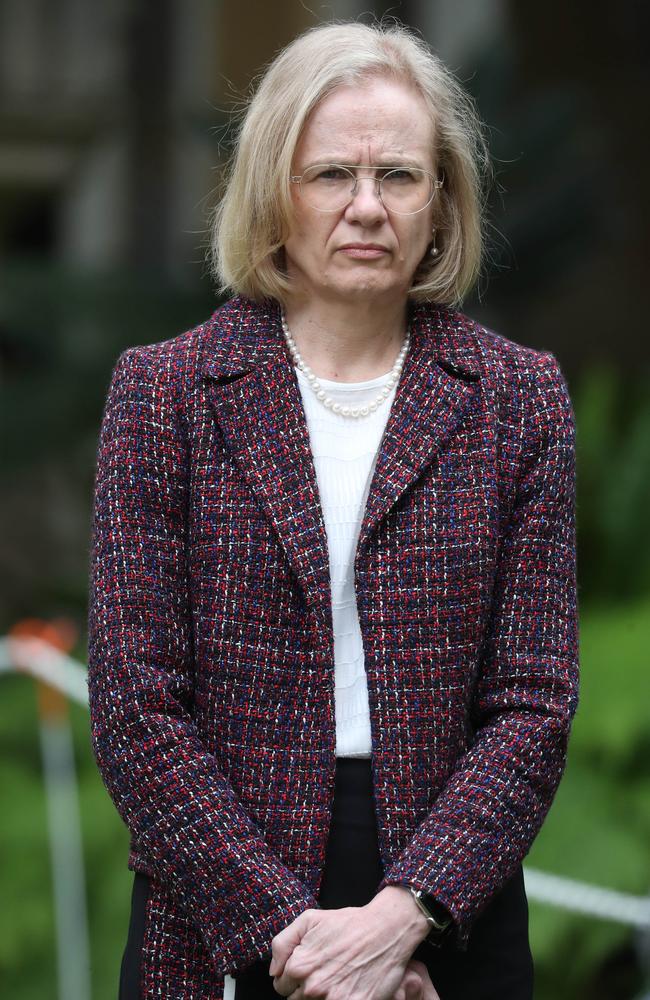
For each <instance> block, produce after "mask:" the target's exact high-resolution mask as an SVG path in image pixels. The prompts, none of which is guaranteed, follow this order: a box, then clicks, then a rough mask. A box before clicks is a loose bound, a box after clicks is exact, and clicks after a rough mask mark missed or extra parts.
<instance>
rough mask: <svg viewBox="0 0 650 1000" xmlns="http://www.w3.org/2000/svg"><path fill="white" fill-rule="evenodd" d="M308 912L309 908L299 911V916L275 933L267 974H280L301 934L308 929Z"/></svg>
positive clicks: (298, 942)
mask: <svg viewBox="0 0 650 1000" xmlns="http://www.w3.org/2000/svg"><path fill="white" fill-rule="evenodd" d="M309 912H310V911H309V910H305V911H304V912H303V913H301V914H300V916H298V917H296V919H295V920H293V921H292V922H291V923H290V924H289V925H288V926H287V927H285V928H284V929H283V930H281V931H280V933H279V934H276V935H275V937H274V938H273V940H272V941H271V953H272V956H273V957H272V959H271V964H270V965H269V975H271V976H277V975H281V973H282V970H283V969H284V966H285V963H286V961H287V959H288V958H289V956H290V955H291V953H292V952H293V949H294V948H296V947H297V946H298V945H299V944H300V941H301V938H302V936H303V934H305V933H306V932H307V931H308V930H309V918H308V916H307V914H308V913H309Z"/></svg>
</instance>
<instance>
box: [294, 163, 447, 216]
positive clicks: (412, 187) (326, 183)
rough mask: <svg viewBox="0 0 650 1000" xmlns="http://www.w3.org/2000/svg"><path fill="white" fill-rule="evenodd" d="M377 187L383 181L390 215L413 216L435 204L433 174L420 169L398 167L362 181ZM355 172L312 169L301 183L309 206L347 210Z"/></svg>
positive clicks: (329, 167)
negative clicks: (432, 203)
mask: <svg viewBox="0 0 650 1000" xmlns="http://www.w3.org/2000/svg"><path fill="white" fill-rule="evenodd" d="M368 180H370V181H371V182H372V183H374V184H376V183H377V181H379V184H380V193H381V200H382V201H383V203H384V206H385V207H386V208H387V209H388V211H389V212H395V213H396V214H397V215H413V214H414V213H415V212H421V211H422V209H424V208H426V207H427V205H429V204H430V203H431V202H432V201H433V196H434V194H435V191H436V188H435V185H434V182H433V177H432V176H431V174H429V173H427V171H426V170H421V169H420V168H419V167H398V168H395V169H393V170H385V171H382V170H381V169H380V168H377V172H376V179H375V178H374V177H373V176H372V175H370V176H367V177H360V178H359V181H368ZM355 181H356V178H355V175H354V173H353V171H352V170H349V169H348V168H347V167H342V166H341V165H340V164H338V163H321V164H317V165H316V166H312V167H308V168H307V170H305V172H304V173H303V175H302V179H301V181H300V192H301V195H302V197H303V198H304V199H305V201H306V202H307V204H308V205H311V206H312V208H316V209H318V211H319V212H336V211H338V210H339V209H342V208H345V206H346V205H347V204H348V203H349V201H350V199H351V198H352V192H353V190H354V185H355Z"/></svg>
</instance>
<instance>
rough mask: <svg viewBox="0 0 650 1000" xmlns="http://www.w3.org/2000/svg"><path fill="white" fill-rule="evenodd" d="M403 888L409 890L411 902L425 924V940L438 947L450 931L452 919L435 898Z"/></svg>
mask: <svg viewBox="0 0 650 1000" xmlns="http://www.w3.org/2000/svg"><path fill="white" fill-rule="evenodd" d="M405 888H407V889H408V890H409V892H410V894H411V896H412V898H413V902H414V903H415V905H416V906H417V907H418V908H419V909H420V911H421V912H422V914H423V915H424V917H425V920H426V922H427V926H428V933H427V934H426V935H425V940H426V941H427V942H429V943H430V944H432V945H434V946H435V947H439V946H440V945H441V944H442V943H443V940H444V939H445V938H446V937H447V936H448V935H449V934H450V933H451V931H452V926H453V918H452V916H451V914H450V913H449V911H448V910H447V909H446V907H444V906H443V905H442V903H439V902H438V900H437V899H435V897H433V896H429V895H427V894H426V893H425V892H423V891H422V890H421V889H415V888H414V887H413V886H412V885H406V886H405Z"/></svg>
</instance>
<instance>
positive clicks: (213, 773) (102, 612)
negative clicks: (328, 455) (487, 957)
mask: <svg viewBox="0 0 650 1000" xmlns="http://www.w3.org/2000/svg"><path fill="white" fill-rule="evenodd" d="M172 385H173V376H172V375H171V373H170V371H169V370H166V367H165V363H164V362H161V361H160V359H158V360H156V361H155V362H152V359H151V352H150V351H149V353H147V349H146V348H130V349H128V350H126V351H125V352H124V353H123V354H121V355H120V357H119V359H118V361H117V363H116V366H115V368H114V371H113V375H112V379H111V384H110V388H109V391H108V397H107V401H106V404H105V409H104V416H103V420H102V426H101V432H100V437H99V447H98V457H97V468H96V475H95V489H94V503H93V515H92V532H91V554H90V594H89V621H88V663H89V695H90V711H91V732H92V743H93V749H94V753H95V757H96V760H97V764H98V767H99V770H100V773H101V775H102V778H103V780H104V783H105V785H106V787H107V789H108V792H109V794H110V796H111V798H112V799H113V801H114V803H115V805H116V807H117V809H118V811H119V813H120V815H121V817H122V819H123V820H124V822H125V823H126V825H127V826H128V828H129V830H130V832H131V836H132V843H136V844H137V854H138V857H139V858H143V859H145V861H146V866H147V870H148V874H150V875H155V876H156V877H158V878H160V879H162V880H164V882H165V883H166V884H167V885H168V886H169V890H170V893H171V894H172V895H173V897H174V898H175V900H176V901H177V902H178V903H179V904H180V905H181V906H182V907H183V908H184V909H185V910H186V912H188V913H190V914H191V915H192V918H193V919H194V921H195V923H196V925H197V928H198V929H199V931H200V933H201V935H202V938H203V940H204V942H205V945H206V947H207V950H208V953H209V954H210V955H211V957H212V960H213V962H214V966H215V970H216V971H217V972H221V973H233V972H236V971H238V970H240V969H242V968H244V967H245V966H246V965H248V964H249V963H250V962H252V961H253V960H255V959H256V958H259V957H263V956H265V955H267V954H268V955H269V957H270V949H271V940H272V938H273V937H274V936H275V934H277V933H278V932H279V931H280V930H281V929H282V928H283V927H285V926H286V925H287V924H289V923H291V922H292V920H294V919H295V918H296V917H297V916H298V915H299V914H300V913H301V912H302V911H303V910H305V909H306V908H308V907H316V906H318V903H317V902H316V900H315V898H314V897H313V895H312V893H311V891H310V890H309V889H308V888H307V886H306V885H305V884H303V883H302V882H301V881H300V880H299V879H298V878H297V877H296V876H295V875H294V874H293V873H292V872H291V871H290V870H289V869H288V868H287V867H286V866H285V865H284V864H283V862H282V861H281V860H280V859H279V858H278V857H277V856H276V855H275V854H274V853H273V852H272V851H271V850H270V848H269V846H268V845H267V844H266V843H265V841H264V840H263V838H262V835H261V832H260V829H259V828H258V827H257V826H256V825H255V824H254V823H253V821H252V820H251V819H250V818H249V816H248V815H247V813H246V812H245V810H244V809H243V807H242V806H241V804H240V802H239V800H238V799H237V797H236V795H235V793H234V791H233V788H232V786H231V785H230V783H229V782H228V781H227V780H226V778H225V777H224V775H223V773H221V772H220V770H219V766H218V761H217V759H216V758H215V756H214V755H213V754H211V753H208V752H207V751H206V748H205V746H204V744H203V743H202V741H201V738H200V735H199V733H198V731H197V728H196V726H195V723H194V719H193V712H192V704H193V691H194V683H195V679H194V675H193V654H192V627H191V610H190V597H189V593H188V577H187V563H186V528H187V513H188V495H189V491H188V479H187V477H188V459H187V446H186V440H185V438H184V434H183V426H182V424H181V423H180V422H179V410H178V405H177V402H176V400H175V399H174V398H173V395H172V389H171V386H172Z"/></svg>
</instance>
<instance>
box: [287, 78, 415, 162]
mask: <svg viewBox="0 0 650 1000" xmlns="http://www.w3.org/2000/svg"><path fill="white" fill-rule="evenodd" d="M433 146H434V135H433V122H432V120H431V115H430V113H429V109H428V107H427V105H426V103H425V101H424V99H423V97H422V96H421V95H420V94H419V93H418V92H417V91H416V90H414V89H413V88H412V87H409V86H408V85H407V84H405V83H402V82H401V81H397V80H388V79H382V78H378V79H373V80H369V81H364V83H362V84H358V85H350V86H344V87H338V88H337V89H336V90H334V91H332V93H331V94H328V96H327V97H325V98H323V100H322V101H321V102H320V104H318V105H317V106H316V107H315V108H314V110H313V111H312V113H311V114H310V116H309V118H308V119H307V123H306V125H305V127H304V129H303V131H302V134H301V136H300V140H299V142H298V145H297V147H296V155H295V160H296V162H299V163H300V164H302V165H305V164H307V163H316V162H319V161H320V162H329V161H336V162H341V163H352V164H355V163H359V164H364V163H374V164H380V163H381V162H382V160H383V161H384V162H387V161H388V160H390V159H391V157H392V158H393V159H394V158H395V157H400V156H406V157H410V158H412V159H416V160H417V161H418V162H421V163H422V166H424V167H427V166H428V167H432V166H433V154H434V149H433Z"/></svg>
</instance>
